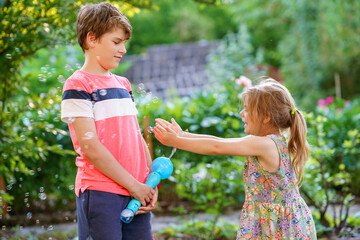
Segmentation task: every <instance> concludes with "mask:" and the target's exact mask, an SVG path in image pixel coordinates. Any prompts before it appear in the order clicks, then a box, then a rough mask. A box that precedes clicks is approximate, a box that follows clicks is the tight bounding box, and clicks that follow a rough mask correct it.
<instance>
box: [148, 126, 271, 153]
mask: <svg viewBox="0 0 360 240" xmlns="http://www.w3.org/2000/svg"><path fill="white" fill-rule="evenodd" d="M153 132H154V133H155V137H156V138H157V139H158V140H159V141H160V142H161V143H162V144H164V145H167V146H171V147H175V148H179V149H182V150H185V151H189V152H194V153H198V154H204V155H232V156H260V157H262V156H266V155H267V154H268V153H269V152H271V151H273V150H274V142H273V141H272V140H271V139H270V138H268V137H258V136H252V135H249V136H246V137H242V138H218V137H214V136H208V135H201V137H197V136H199V135H198V134H185V135H183V136H179V135H178V134H177V133H176V132H175V131H174V130H173V129H172V128H170V126H165V127H164V126H163V125H160V124H159V125H156V127H155V128H154V129H153Z"/></svg>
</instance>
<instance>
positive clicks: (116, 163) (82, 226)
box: [61, 2, 157, 240]
mask: <svg viewBox="0 0 360 240" xmlns="http://www.w3.org/2000/svg"><path fill="white" fill-rule="evenodd" d="M131 31H132V27H131V25H130V23H129V20H128V19H127V18H126V17H125V16H124V15H123V14H122V13H121V12H119V10H118V9H117V8H115V7H114V6H112V5H111V4H109V3H105V2H103V3H99V4H90V5H86V6H84V7H83V8H81V10H80V12H79V14H78V17H77V20H76V33H77V39H78V42H79V44H80V46H81V48H82V50H83V52H84V56H85V63H84V65H83V66H82V68H81V69H80V70H77V71H75V72H74V73H73V75H72V76H71V77H69V79H67V81H66V82H65V84H64V88H63V98H62V103H61V119H62V120H63V121H65V122H67V123H68V124H69V130H70V134H71V139H72V141H73V145H74V149H75V151H76V152H77V153H78V154H79V155H80V156H78V157H77V158H76V166H77V167H78V172H77V175H76V182H75V194H76V204H77V215H78V233H79V239H80V240H85V239H94V240H98V239H100V240H115V239H116V240H121V239H142V240H147V239H152V232H151V225H150V212H149V211H151V210H152V209H153V208H154V207H155V203H156V201H157V189H155V190H154V189H152V188H150V187H149V186H147V185H145V184H144V183H145V180H146V178H147V176H148V174H149V172H150V170H149V169H150V166H151V158H150V154H149V150H148V148H147V145H146V144H145V141H144V139H143V137H142V135H141V132H140V128H139V124H138V122H137V118H136V114H137V110H136V108H135V104H134V102H133V97H132V92H131V85H130V83H129V81H128V80H127V79H126V78H124V77H120V76H116V75H114V74H112V73H111V72H110V71H109V70H110V69H115V68H116V67H117V66H118V65H119V62H120V60H121V58H122V55H124V54H125V53H126V49H125V42H126V41H127V40H128V39H130V36H131ZM130 196H133V197H135V198H136V199H138V200H139V201H140V202H141V204H142V207H140V208H139V211H138V212H137V215H136V217H135V218H134V219H133V221H132V222H131V223H128V224H125V223H124V224H123V223H122V222H121V221H120V213H121V211H122V210H123V209H124V208H125V207H126V206H127V204H128V202H129V201H130V199H131V197H130Z"/></svg>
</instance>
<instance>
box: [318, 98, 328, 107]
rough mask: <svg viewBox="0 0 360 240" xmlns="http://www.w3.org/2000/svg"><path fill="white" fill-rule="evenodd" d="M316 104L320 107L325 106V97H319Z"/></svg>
mask: <svg viewBox="0 0 360 240" xmlns="http://www.w3.org/2000/svg"><path fill="white" fill-rule="evenodd" d="M317 105H318V106H320V107H326V106H327V103H326V100H325V99H319V101H318V102H317Z"/></svg>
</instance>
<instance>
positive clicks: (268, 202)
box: [236, 135, 316, 240]
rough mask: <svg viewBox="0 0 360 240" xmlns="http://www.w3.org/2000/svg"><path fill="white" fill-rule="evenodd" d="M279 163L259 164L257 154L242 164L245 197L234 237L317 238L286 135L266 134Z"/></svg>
mask: <svg viewBox="0 0 360 240" xmlns="http://www.w3.org/2000/svg"><path fill="white" fill-rule="evenodd" d="M268 137H270V138H271V139H272V140H273V141H274V142H275V144H276V146H277V148H278V151H279V154H280V161H281V165H280V168H279V169H278V170H277V171H276V172H269V171H266V170H264V169H263V168H262V166H261V165H260V163H259V162H258V160H257V158H256V157H247V158H246V162H245V167H244V173H243V175H244V185H245V193H246V200H245V203H244V206H243V209H242V211H241V220H240V227H239V231H238V234H237V237H236V239H237V240H239V239H261V240H263V239H302V240H305V239H306V240H310V239H316V231H315V225H314V221H313V218H312V215H311V211H310V209H309V208H308V206H307V205H306V203H305V201H304V200H303V198H302V197H301V196H300V193H299V190H298V187H294V185H295V183H296V181H297V179H296V175H295V172H294V169H293V168H292V165H291V159H290V154H289V153H288V149H287V144H286V139H285V137H283V136H281V135H269V136H268Z"/></svg>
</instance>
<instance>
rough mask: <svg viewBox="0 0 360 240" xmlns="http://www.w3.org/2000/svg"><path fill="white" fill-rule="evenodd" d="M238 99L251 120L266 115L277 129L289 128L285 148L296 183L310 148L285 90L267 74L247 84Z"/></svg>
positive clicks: (300, 116) (303, 124)
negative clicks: (290, 160)
mask: <svg viewBox="0 0 360 240" xmlns="http://www.w3.org/2000/svg"><path fill="white" fill-rule="evenodd" d="M242 100H243V102H244V103H246V105H247V106H248V108H249V109H250V112H249V114H250V116H251V117H252V118H254V119H255V120H258V121H262V120H263V119H265V117H270V123H271V124H272V125H273V126H274V127H276V128H278V129H280V130H281V131H284V130H287V129H289V128H290V137H289V141H288V149H289V152H290V154H291V156H292V165H293V168H294V171H295V174H296V177H297V182H296V183H295V185H299V183H300V182H301V180H302V173H303V169H304V166H305V163H306V161H307V159H308V157H309V155H310V148H309V144H308V142H307V140H306V133H307V127H306V121H305V118H304V116H303V114H302V113H301V112H300V111H299V110H297V109H296V108H295V102H294V99H293V97H292V96H291V94H290V92H289V90H288V89H287V88H286V87H285V86H283V85H282V84H280V83H279V82H277V81H275V80H274V79H271V78H267V79H264V80H262V81H261V82H260V83H259V84H258V85H256V86H253V87H250V88H247V89H246V90H245V91H244V93H242Z"/></svg>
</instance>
